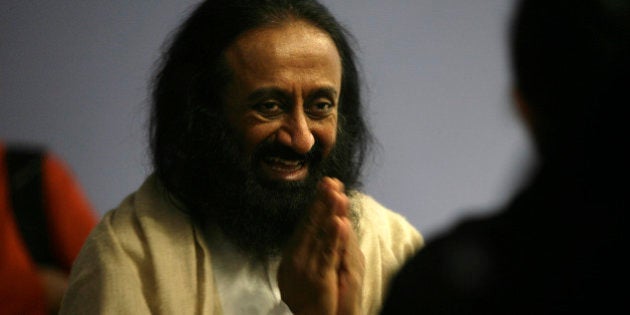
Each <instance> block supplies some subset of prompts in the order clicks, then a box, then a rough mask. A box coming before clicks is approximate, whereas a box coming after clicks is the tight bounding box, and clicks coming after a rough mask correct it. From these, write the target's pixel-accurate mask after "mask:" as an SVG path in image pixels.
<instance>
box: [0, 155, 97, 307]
mask: <svg viewBox="0 0 630 315" xmlns="http://www.w3.org/2000/svg"><path fill="white" fill-rule="evenodd" d="M42 170H43V174H44V176H43V183H42V185H43V192H44V198H45V199H44V207H45V210H46V215H47V219H48V229H49V231H50V241H51V244H52V247H53V254H54V255H55V258H56V259H57V261H58V267H59V268H61V269H62V270H65V271H66V272H69V270H70V267H71V265H72V262H73V261H74V259H75V258H76V256H77V255H78V253H79V250H80V249H81V246H82V245H83V242H84V241H85V239H86V238H87V235H88V234H89V232H90V231H91V229H92V228H93V227H94V226H95V225H96V222H97V217H96V215H95V212H94V211H93V209H92V207H91V206H90V204H89V202H88V201H87V199H86V198H85V196H84V194H83V193H82V191H81V190H80V188H79V186H78V185H77V183H76V182H75V180H74V179H73V178H72V175H71V174H70V173H69V171H68V170H67V169H66V167H65V166H64V165H63V163H62V162H61V161H60V160H59V159H57V158H56V157H54V156H52V155H50V154H47V155H46V156H45V157H44V159H43V162H42ZM0 279H1V280H0V314H47V309H46V305H45V295H44V288H43V284H42V282H41V280H40V279H39V276H38V273H37V266H35V264H34V263H33V262H32V261H31V258H30V256H29V253H28V249H27V248H26V247H25V245H24V243H23V241H22V239H21V237H20V232H19V228H18V227H17V225H16V222H15V219H14V216H13V209H12V208H11V202H10V196H9V187H8V179H7V169H6V163H5V147H4V146H3V145H2V144H1V143H0Z"/></svg>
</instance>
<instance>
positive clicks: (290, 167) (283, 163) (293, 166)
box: [263, 157, 306, 172]
mask: <svg viewBox="0 0 630 315" xmlns="http://www.w3.org/2000/svg"><path fill="white" fill-rule="evenodd" d="M263 161H264V162H265V163H266V164H267V165H269V167H270V168H271V169H272V170H274V171H276V172H294V171H297V170H299V169H301V168H302V167H303V166H304V165H305V164H306V161H305V160H285V159H282V158H279V157H267V158H264V159H263Z"/></svg>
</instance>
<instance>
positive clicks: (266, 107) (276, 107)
mask: <svg viewBox="0 0 630 315" xmlns="http://www.w3.org/2000/svg"><path fill="white" fill-rule="evenodd" d="M254 109H255V110H256V111H258V112H260V113H262V114H263V115H274V114H278V113H280V112H281V111H282V107H281V106H280V103H278V102H273V101H266V102H261V103H258V104H256V105H254Z"/></svg>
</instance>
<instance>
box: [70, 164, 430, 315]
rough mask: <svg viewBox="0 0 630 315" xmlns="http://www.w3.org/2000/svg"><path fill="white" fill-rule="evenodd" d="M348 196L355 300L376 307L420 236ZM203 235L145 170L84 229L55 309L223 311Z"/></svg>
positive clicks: (371, 310)
mask: <svg viewBox="0 0 630 315" xmlns="http://www.w3.org/2000/svg"><path fill="white" fill-rule="evenodd" d="M352 203H353V204H354V206H353V207H354V209H355V210H356V211H359V213H360V215H359V217H360V221H359V224H358V238H359V246H360V248H361V250H362V252H363V254H364V255H365V262H366V269H365V279H364V282H363V284H364V287H363V299H362V306H363V310H364V313H365V314H377V313H378V311H379V309H380V307H381V304H382V300H383V298H384V295H385V292H386V290H387V286H388V283H389V280H390V278H391V276H392V275H393V273H395V272H396V271H397V270H398V269H399V268H400V267H401V265H402V264H403V263H404V262H405V260H406V259H407V258H408V257H409V256H410V255H411V254H413V253H414V252H415V251H416V250H417V249H418V248H420V246H422V243H423V240H422V237H421V235H420V234H419V233H418V231H417V230H416V229H415V228H414V227H413V226H411V225H410V224H409V223H408V222H407V221H406V220H405V219H404V218H403V217H402V216H400V215H398V214H396V213H394V212H392V211H390V210H388V209H385V208H384V207H383V206H382V205H380V204H379V203H377V202H376V201H375V200H374V199H372V198H371V197H369V196H366V195H363V194H361V193H355V194H352ZM206 235H207V234H204V232H203V231H201V230H200V229H199V228H198V227H197V226H196V225H195V224H193V223H192V221H191V219H190V218H189V217H188V216H187V215H186V214H184V213H182V212H180V211H178V210H176V209H175V207H174V206H173V205H172V203H171V202H169V201H168V200H167V199H166V198H165V195H164V193H163V188H162V187H161V186H159V184H158V181H157V179H156V178H155V176H150V177H149V178H148V179H147V180H146V181H145V183H144V184H143V185H142V186H141V187H140V189H139V190H138V191H136V192H135V193H133V194H131V195H130V196H128V197H127V198H126V199H125V200H123V202H122V203H121V205H120V206H119V207H118V208H116V209H114V210H112V211H110V212H108V213H107V214H106V215H105V216H104V217H103V219H102V220H101V222H100V223H99V224H98V226H97V227H96V228H95V229H94V230H93V231H92V233H91V234H90V236H89V238H88V240H87V242H86V243H85V245H84V246H83V249H82V250H81V253H80V254H79V257H78V258H77V260H76V261H75V264H74V266H73V268H72V272H71V275H70V285H69V288H68V291H67V292H66V295H65V297H64V300H63V304H62V309H61V312H60V314H204V315H205V314H223V312H222V308H221V301H220V299H219V294H218V292H217V289H216V288H217V285H216V284H215V276H214V275H213V268H212V254H211V252H210V249H209V248H210V247H209V245H208V242H207V240H206Z"/></svg>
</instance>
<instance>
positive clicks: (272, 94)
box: [247, 86, 338, 102]
mask: <svg viewBox="0 0 630 315" xmlns="http://www.w3.org/2000/svg"><path fill="white" fill-rule="evenodd" d="M337 94H338V92H337V89H335V88H333V87H328V86H326V87H321V88H317V89H315V91H313V92H311V93H309V95H307V96H306V99H308V100H312V99H316V98H318V97H329V98H332V99H335V98H336V97H337ZM262 98H277V99H281V100H284V101H287V100H290V99H291V94H290V93H288V92H286V91H284V90H282V89H279V88H277V87H265V88H260V89H257V90H255V91H254V92H252V93H251V94H249V95H248V96H247V101H248V102H255V101H258V100H260V99H262Z"/></svg>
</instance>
